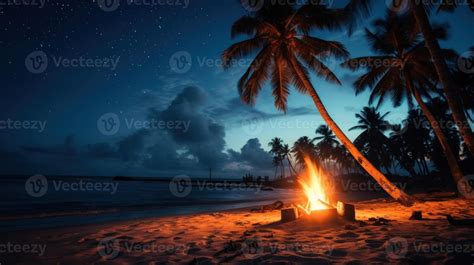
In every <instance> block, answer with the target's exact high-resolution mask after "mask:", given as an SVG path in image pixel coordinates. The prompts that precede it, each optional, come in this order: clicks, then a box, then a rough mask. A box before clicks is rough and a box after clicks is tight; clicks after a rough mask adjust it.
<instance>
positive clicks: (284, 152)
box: [281, 144, 298, 177]
mask: <svg viewBox="0 0 474 265" xmlns="http://www.w3.org/2000/svg"><path fill="white" fill-rule="evenodd" d="M281 154H282V156H283V159H285V158H286V161H287V162H288V166H289V168H290V176H295V177H296V176H297V174H298V173H297V172H296V170H295V168H294V167H293V163H291V159H290V156H291V150H290V147H289V146H288V145H287V144H284V145H283V146H282V147H281Z"/></svg>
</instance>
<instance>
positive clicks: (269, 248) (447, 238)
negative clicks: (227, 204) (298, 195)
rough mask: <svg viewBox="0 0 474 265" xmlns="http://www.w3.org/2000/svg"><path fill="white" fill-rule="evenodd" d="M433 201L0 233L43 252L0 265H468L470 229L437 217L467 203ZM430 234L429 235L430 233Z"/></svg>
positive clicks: (458, 212)
mask: <svg viewBox="0 0 474 265" xmlns="http://www.w3.org/2000/svg"><path fill="white" fill-rule="evenodd" d="M436 196H441V197H442V195H427V194H419V195H417V197H419V198H420V199H430V200H428V201H422V202H420V203H418V204H416V205H415V206H414V207H411V208H406V207H403V206H401V205H399V204H398V203H396V202H393V201H392V200H386V199H377V200H370V201H363V202H358V203H356V209H357V210H356V218H357V220H358V221H357V222H346V221H337V222H334V223H328V224H315V223H314V222H311V221H308V220H305V218H300V219H298V220H296V221H294V222H290V223H280V222H279V220H280V212H279V211H269V212H265V213H261V212H251V211H250V209H251V208H253V207H246V208H240V209H234V210H229V211H220V212H212V211H211V212H207V213H199V214H191V215H175V216H168V217H150V218H140V219H136V220H128V221H115V222H109V223H104V224H93V225H85V226H84V225H83V226H75V227H69V228H58V229H45V230H41V231H28V232H17V233H13V232H12V233H7V234H5V233H2V241H3V243H5V242H13V243H15V244H20V245H21V244H35V243H36V244H44V246H46V250H45V253H44V255H43V256H39V255H21V256H20V257H15V259H13V257H14V256H15V255H14V254H13V253H10V254H7V256H6V258H4V261H5V262H6V263H5V264H10V263H9V262H8V261H13V260H14V261H15V262H14V263H16V264H31V263H35V264H52V263H56V262H58V261H61V263H63V262H64V263H65V264H101V263H104V264H128V263H141V264H163V263H168V264H183V263H187V264H217V263H219V262H223V261H226V260H227V261H226V262H232V263H237V264H255V263H256V262H257V263H261V264H266V263H270V262H281V263H285V262H290V263H291V262H294V263H296V264H314V263H321V264H332V263H341V264H365V263H366V261H369V262H372V263H394V262H395V263H399V262H401V263H406V262H422V263H426V262H427V263H429V262H435V263H446V264H466V263H465V261H471V258H472V261H474V256H471V255H472V254H474V238H473V237H472V234H473V233H474V228H473V227H458V226H452V225H450V224H449V223H448V222H447V220H446V218H445V217H444V215H445V214H448V213H449V214H452V215H453V216H455V217H457V218H474V205H473V204H472V201H465V200H461V199H456V198H451V199H449V200H447V201H437V199H436ZM438 198H440V197H438ZM444 198H445V197H444ZM415 210H421V211H423V217H424V220H422V221H413V220H409V216H410V215H411V212H412V211H415ZM373 219H376V220H378V221H376V222H374V221H373ZM370 220H372V221H370ZM381 220H386V221H381ZM433 231H436V234H435V235H433ZM248 240H257V241H258V243H259V244H260V246H261V247H259V248H257V249H256V251H257V252H256V253H253V251H250V250H249V249H246V248H243V249H242V248H240V250H239V248H238V245H240V246H242V244H243V245H245V244H244V243H246V242H248ZM394 240H395V241H396V240H399V241H400V240H401V242H402V243H403V244H402V246H405V245H406V249H402V250H403V251H402V252H394V251H392V250H391V249H390V243H391V242H393V241H394ZM461 243H463V244H472V252H468V253H444V252H440V251H438V252H433V251H432V249H428V250H429V251H428V252H427V253H425V252H423V251H421V250H420V249H422V248H420V247H418V244H425V245H426V244H427V245H428V246H430V245H431V246H440V245H446V244H447V245H449V244H461ZM110 246H112V248H110ZM421 246H423V245H421ZM469 246H471V245H469ZM116 249H118V253H116V251H115V250H116ZM247 250H249V252H246V251H247ZM405 250H406V251H405ZM115 255H116V256H115ZM361 257H365V258H364V260H360V258H361ZM460 261H461V262H464V263H459V262H460ZM472 261H471V263H468V264H472ZM199 262H200V263H199ZM453 262H454V263H453ZM456 262H457V263H456ZM294 263H293V264H294Z"/></svg>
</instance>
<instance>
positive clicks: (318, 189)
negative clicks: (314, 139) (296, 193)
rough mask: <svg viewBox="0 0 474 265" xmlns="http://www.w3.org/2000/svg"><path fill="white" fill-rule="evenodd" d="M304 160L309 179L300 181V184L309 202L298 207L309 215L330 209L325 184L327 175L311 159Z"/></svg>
mask: <svg viewBox="0 0 474 265" xmlns="http://www.w3.org/2000/svg"><path fill="white" fill-rule="evenodd" d="M304 160H305V163H306V168H307V171H306V174H307V178H306V179H300V180H298V182H299V183H300V184H301V186H302V188H303V190H304V193H305V195H306V197H307V199H308V201H307V203H306V205H305V206H302V205H298V207H300V208H301V209H303V210H304V211H305V212H306V213H308V214H310V213H311V212H312V211H317V210H324V209H328V208H329V207H328V205H329V198H328V194H327V189H326V188H327V187H326V185H325V182H324V181H325V180H326V175H325V174H324V172H323V171H322V170H321V169H320V168H318V167H317V165H315V164H314V163H313V162H312V161H311V159H310V158H309V157H305V159H304Z"/></svg>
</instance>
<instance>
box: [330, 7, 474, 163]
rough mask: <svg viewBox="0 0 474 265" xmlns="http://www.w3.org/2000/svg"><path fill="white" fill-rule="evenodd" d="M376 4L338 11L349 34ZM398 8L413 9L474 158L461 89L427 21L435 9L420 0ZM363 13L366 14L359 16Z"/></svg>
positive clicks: (473, 148) (473, 142)
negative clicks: (460, 95) (431, 11)
mask: <svg viewBox="0 0 474 265" xmlns="http://www.w3.org/2000/svg"><path fill="white" fill-rule="evenodd" d="M394 1H395V0H394ZM373 3H374V1H372V0H351V1H350V2H349V4H348V5H347V6H346V8H345V9H343V10H342V12H341V10H339V12H340V13H341V14H342V16H343V17H344V18H345V19H343V20H342V21H343V22H345V23H346V24H347V25H348V26H349V29H350V30H349V31H352V28H353V27H354V25H355V23H357V22H358V21H360V20H361V19H363V20H365V19H366V18H367V17H366V15H367V13H368V12H369V10H370V7H371V5H372V4H373ZM398 4H399V5H403V4H405V5H408V6H409V7H410V9H409V11H410V13H411V15H412V16H413V17H414V19H415V24H416V26H417V30H419V31H421V33H422V35H423V37H424V39H425V45H426V47H427V48H428V51H429V54H430V56H431V58H432V59H433V60H432V63H433V64H434V66H435V70H436V72H437V75H438V76H439V80H440V82H441V84H442V85H443V90H444V93H445V96H446V99H447V102H448V104H449V107H450V109H451V113H452V116H453V118H454V120H455V121H456V124H459V125H461V126H458V128H459V130H460V132H461V135H462V137H463V139H464V142H465V143H466V145H467V146H468V149H469V151H470V152H471V154H472V155H474V135H473V132H472V130H471V127H470V126H469V123H468V121H467V117H466V114H465V112H464V109H463V106H462V104H461V102H460V100H459V98H458V96H457V91H459V88H458V86H457V85H456V83H455V81H454V79H453V77H452V76H451V74H450V72H449V68H448V66H447V64H446V61H445V59H446V58H445V57H444V56H443V51H442V49H441V47H440V45H439V42H438V38H437V36H436V30H435V29H433V27H432V25H431V24H430V21H429V19H428V15H427V10H429V9H430V8H431V7H432V6H431V5H430V4H428V6H425V3H424V2H420V1H419V0H398ZM469 5H470V8H471V10H473V11H474V2H472V1H471V2H470V3H469ZM456 7H457V6H456V5H455V4H454V3H453V1H450V0H442V5H440V7H439V10H447V11H452V10H453V9H454V8H456ZM354 10H355V11H354ZM360 10H363V11H365V12H360Z"/></svg>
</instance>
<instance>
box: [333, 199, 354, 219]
mask: <svg viewBox="0 0 474 265" xmlns="http://www.w3.org/2000/svg"><path fill="white" fill-rule="evenodd" d="M337 213H338V214H339V215H340V216H342V217H343V218H344V219H346V220H348V221H355V207H354V205H352V204H348V203H343V202H340V201H338V202H337Z"/></svg>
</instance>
